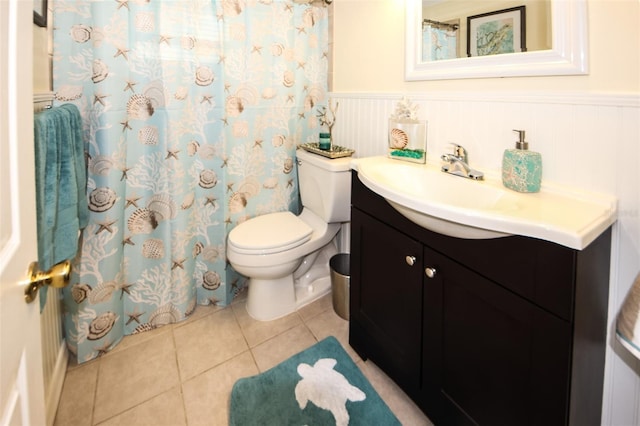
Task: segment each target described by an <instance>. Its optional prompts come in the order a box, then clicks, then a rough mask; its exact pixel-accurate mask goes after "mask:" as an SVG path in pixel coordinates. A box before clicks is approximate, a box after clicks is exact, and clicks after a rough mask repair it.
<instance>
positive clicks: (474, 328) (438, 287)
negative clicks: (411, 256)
mask: <svg viewBox="0 0 640 426" xmlns="http://www.w3.org/2000/svg"><path fill="white" fill-rule="evenodd" d="M423 262H424V266H425V268H432V269H433V270H435V271H436V273H435V275H433V273H432V272H431V273H430V275H433V278H429V277H427V276H425V278H424V283H425V287H424V288H425V291H424V323H423V324H424V325H423V327H424V342H423V347H422V352H423V363H422V366H423V389H422V391H423V398H422V400H423V401H424V405H425V409H426V411H427V412H428V413H429V415H430V416H431V418H432V420H433V421H434V422H435V423H436V424H443V425H444V424H446V425H454V424H479V425H533V424H540V425H556V424H558V425H560V424H566V422H567V409H566V407H567V405H568V398H569V389H568V387H569V382H570V380H569V375H570V354H571V347H570V342H571V327H570V324H569V323H568V322H566V321H564V320H562V319H560V318H558V317H556V316H554V315H552V314H550V313H548V312H546V311H544V310H542V309H541V308H539V307H537V306H535V305H533V304H532V303H530V302H528V301H526V300H525V299H523V298H521V297H519V296H517V295H516V294H514V293H512V292H511V291H509V290H507V289H506V288H504V287H501V286H499V285H497V284H496V283H494V282H492V281H490V280H488V279H486V278H484V277H483V276H481V275H479V274H477V273H476V272H474V271H472V270H470V269H468V268H466V267H464V266H463V265H460V264H458V263H457V262H455V261H454V260H452V259H450V258H448V257H445V256H443V255H441V254H440V253H438V252H436V251H434V250H431V249H430V248H428V247H425V250H424V260H423Z"/></svg>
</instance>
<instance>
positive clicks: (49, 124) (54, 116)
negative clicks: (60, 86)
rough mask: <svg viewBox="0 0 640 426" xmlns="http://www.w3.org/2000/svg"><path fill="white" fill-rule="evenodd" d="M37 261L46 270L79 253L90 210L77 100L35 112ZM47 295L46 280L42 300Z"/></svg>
mask: <svg viewBox="0 0 640 426" xmlns="http://www.w3.org/2000/svg"><path fill="white" fill-rule="evenodd" d="M34 144H35V162H36V164H35V173H36V214H37V227H38V264H39V268H40V270H43V271H46V270H48V269H50V268H51V267H52V266H53V265H55V264H57V263H60V262H62V261H64V260H67V259H72V258H74V257H75V255H76V253H77V251H78V236H79V231H80V230H81V229H82V228H84V227H85V226H86V225H87V221H88V217H89V210H88V206H87V198H86V187H87V171H86V164H85V159H84V141H83V139H82V117H81V116H80V111H79V110H78V108H77V107H76V106H75V105H73V104H65V105H62V106H60V107H55V108H51V109H48V110H44V111H42V112H39V113H37V114H35V116H34ZM45 301H46V286H44V287H42V290H41V292H40V306H41V307H42V306H44V303H45Z"/></svg>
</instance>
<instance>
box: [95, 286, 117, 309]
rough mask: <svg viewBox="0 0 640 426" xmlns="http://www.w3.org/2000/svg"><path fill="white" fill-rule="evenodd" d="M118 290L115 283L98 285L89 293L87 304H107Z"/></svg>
mask: <svg viewBox="0 0 640 426" xmlns="http://www.w3.org/2000/svg"><path fill="white" fill-rule="evenodd" d="M117 289H118V285H117V284H116V282H115V281H108V282H106V283H104V282H103V283H100V284H98V285H97V286H95V287H94V289H93V290H91V293H89V303H91V304H92V305H95V304H97V303H102V302H108V301H109V300H111V296H113V293H114V292H115V291H116V290H117Z"/></svg>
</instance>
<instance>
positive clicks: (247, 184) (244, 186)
mask: <svg viewBox="0 0 640 426" xmlns="http://www.w3.org/2000/svg"><path fill="white" fill-rule="evenodd" d="M238 192H242V193H243V194H245V195H246V196H247V197H253V196H256V195H258V193H259V192H260V181H259V180H258V179H257V178H256V177H255V176H247V177H246V178H244V180H243V181H242V182H240V185H238Z"/></svg>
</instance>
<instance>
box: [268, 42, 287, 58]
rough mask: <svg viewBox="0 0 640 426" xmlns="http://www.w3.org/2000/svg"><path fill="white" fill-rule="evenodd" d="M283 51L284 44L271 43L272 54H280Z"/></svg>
mask: <svg viewBox="0 0 640 426" xmlns="http://www.w3.org/2000/svg"><path fill="white" fill-rule="evenodd" d="M283 52H284V45H283V44H282V43H273V44H272V45H271V54H272V55H273V56H281V55H282V53H283Z"/></svg>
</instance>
